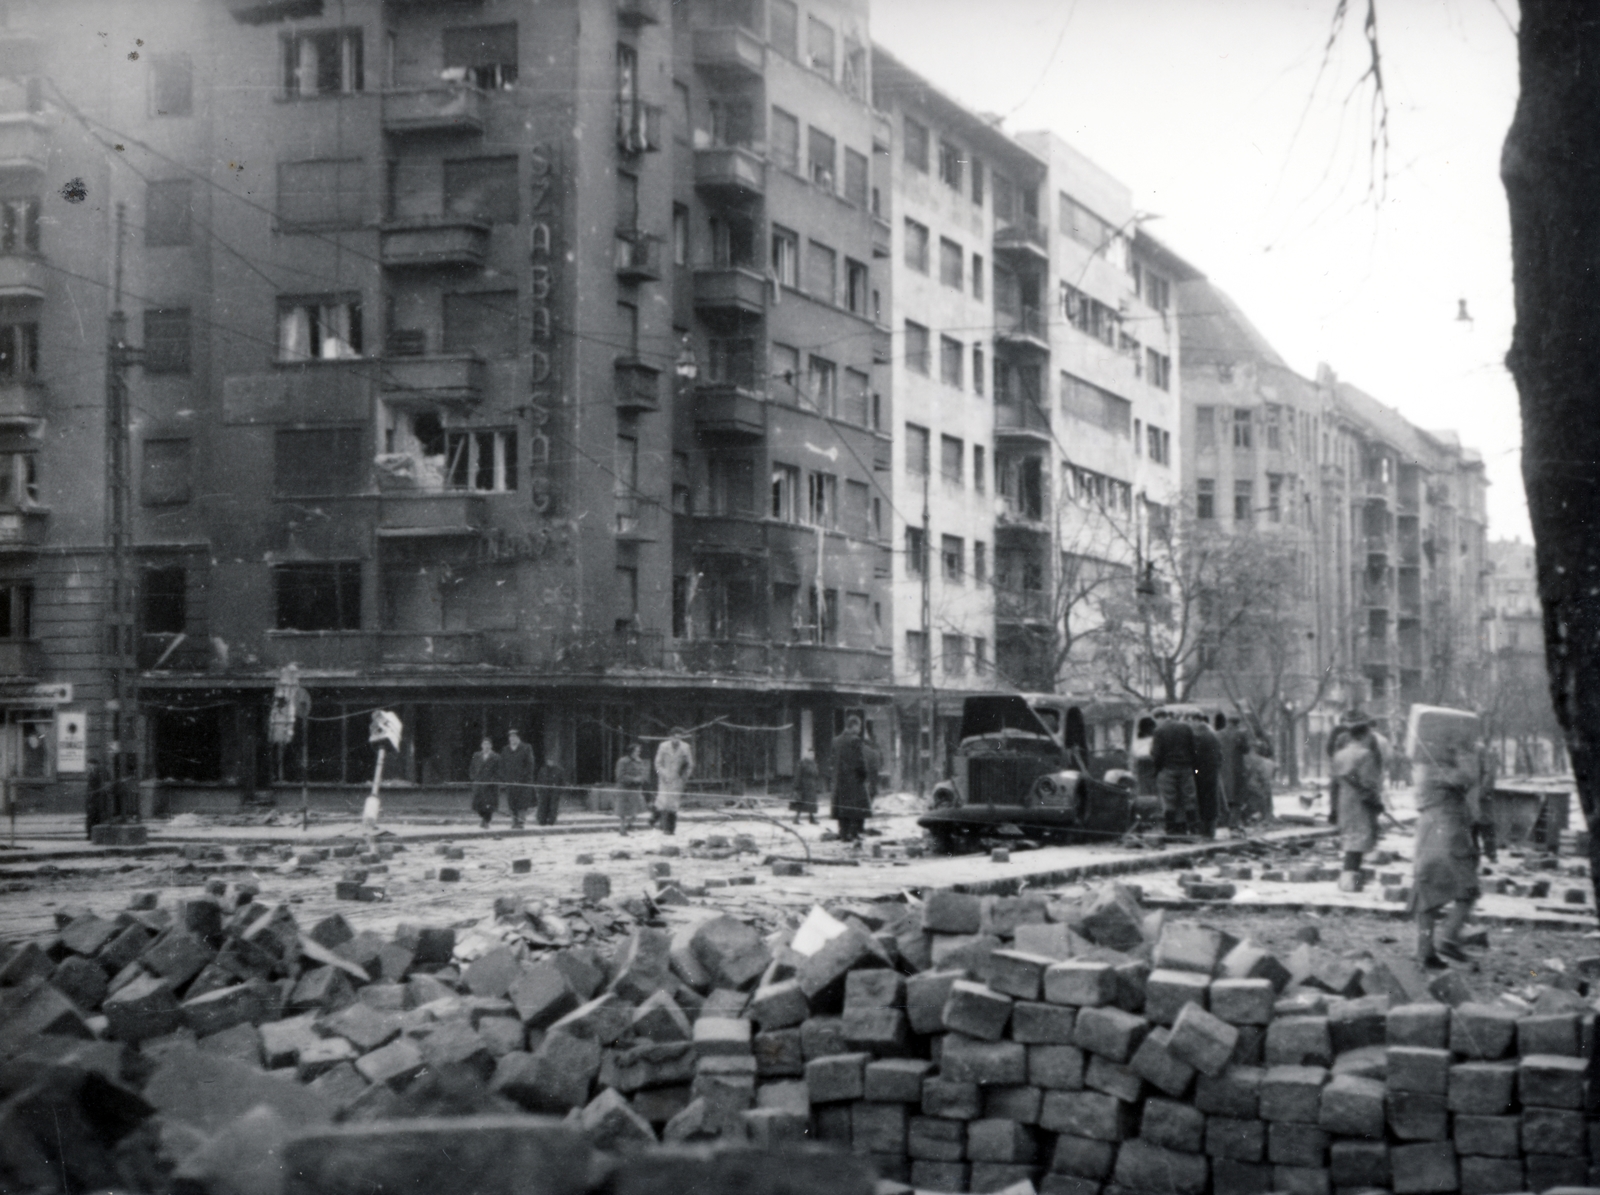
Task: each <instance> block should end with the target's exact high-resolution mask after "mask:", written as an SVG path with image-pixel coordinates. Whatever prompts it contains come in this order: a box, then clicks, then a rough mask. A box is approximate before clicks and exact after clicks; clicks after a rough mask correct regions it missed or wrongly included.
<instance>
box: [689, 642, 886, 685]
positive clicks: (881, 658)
mask: <svg viewBox="0 0 1600 1195" xmlns="http://www.w3.org/2000/svg"><path fill="white" fill-rule="evenodd" d="M669 667H671V668H672V669H673V671H676V672H686V673H692V674H697V675H713V676H717V675H720V676H764V677H772V678H774V679H778V680H795V681H825V682H829V681H831V682H834V683H839V684H875V683H887V682H888V681H889V680H890V679H891V675H890V667H891V666H890V657H889V654H888V653H887V652H882V651H877V650H874V649H872V648H862V647H846V646H842V645H839V644H829V643H769V642H764V641H759V640H751V641H743V640H734V639H699V640H678V641H676V642H675V643H674V644H673V647H672V652H671V657H670V660H669Z"/></svg>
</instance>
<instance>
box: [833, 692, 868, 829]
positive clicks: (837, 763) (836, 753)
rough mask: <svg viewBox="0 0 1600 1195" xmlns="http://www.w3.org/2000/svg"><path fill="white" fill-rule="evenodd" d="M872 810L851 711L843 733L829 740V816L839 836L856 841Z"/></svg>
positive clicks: (856, 720)
mask: <svg viewBox="0 0 1600 1195" xmlns="http://www.w3.org/2000/svg"><path fill="white" fill-rule="evenodd" d="M871 813H872V798H871V796H869V795H868V791H867V749H866V743H865V742H864V741H863V740H862V738H861V719H860V718H858V717H856V716H855V715H854V714H851V715H850V717H849V718H847V719H846V720H845V724H844V733H843V734H841V735H840V736H839V737H838V738H836V739H834V740H833V816H834V818H835V819H836V820H837V821H838V823H839V837H840V839H842V840H843V841H845V842H860V841H861V831H862V828H863V827H864V826H865V825H866V822H867V817H868V815H870V814H871Z"/></svg>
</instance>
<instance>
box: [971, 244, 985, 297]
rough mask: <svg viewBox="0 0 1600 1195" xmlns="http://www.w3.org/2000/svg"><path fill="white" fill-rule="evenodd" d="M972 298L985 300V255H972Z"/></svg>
mask: <svg viewBox="0 0 1600 1195" xmlns="http://www.w3.org/2000/svg"><path fill="white" fill-rule="evenodd" d="M972 297H973V298H974V299H981V298H983V254H981V253H974V254H973V255H972Z"/></svg>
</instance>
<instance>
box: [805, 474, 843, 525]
mask: <svg viewBox="0 0 1600 1195" xmlns="http://www.w3.org/2000/svg"><path fill="white" fill-rule="evenodd" d="M838 508H839V479H838V478H837V477H835V476H834V475H833V474H832V473H810V474H807V475H806V522H808V523H810V524H811V525H812V526H813V527H832V526H834V524H835V522H836V521H837V518H838Z"/></svg>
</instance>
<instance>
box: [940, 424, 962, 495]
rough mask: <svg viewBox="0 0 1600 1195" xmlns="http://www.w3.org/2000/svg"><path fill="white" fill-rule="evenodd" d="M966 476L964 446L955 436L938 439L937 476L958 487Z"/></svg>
mask: <svg viewBox="0 0 1600 1195" xmlns="http://www.w3.org/2000/svg"><path fill="white" fill-rule="evenodd" d="M965 475H966V445H965V444H964V443H963V442H962V441H961V440H959V439H957V438H956V437H955V436H940V437H939V476H941V477H943V478H944V479H945V481H947V482H949V483H950V484H951V485H954V486H959V485H960V484H961V483H962V481H963V480H964V478H965Z"/></svg>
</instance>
